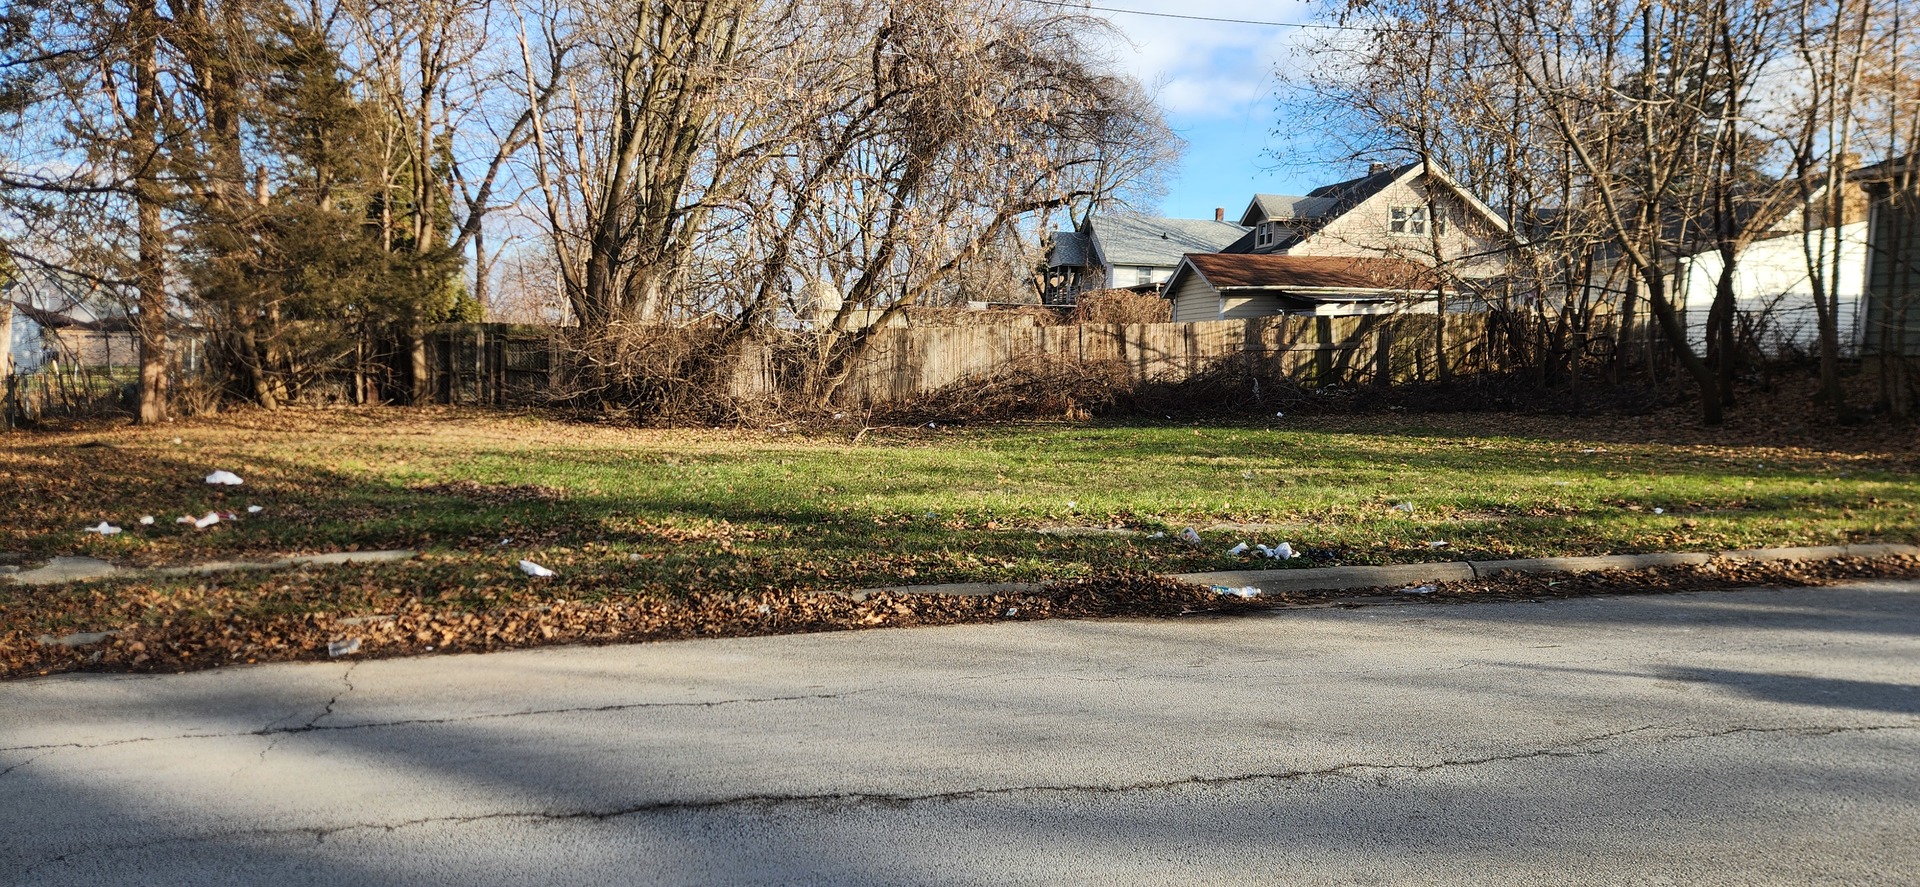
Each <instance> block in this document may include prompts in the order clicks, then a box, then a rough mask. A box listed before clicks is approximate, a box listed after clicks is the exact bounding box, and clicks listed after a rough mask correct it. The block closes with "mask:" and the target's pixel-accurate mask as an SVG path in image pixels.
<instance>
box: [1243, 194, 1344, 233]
mask: <svg viewBox="0 0 1920 887" xmlns="http://www.w3.org/2000/svg"><path fill="white" fill-rule="evenodd" d="M1337 203H1338V201H1336V200H1334V199H1333V198H1331V197H1296V196H1294V195H1291V194H1255V195H1253V202H1251V203H1249V204H1247V209H1246V211H1245V212H1242V213H1241V214H1240V224H1242V225H1246V226H1249V227H1251V226H1253V225H1257V224H1259V223H1261V222H1265V221H1270V220H1274V219H1318V218H1323V217H1325V216H1326V215H1327V214H1328V213H1330V212H1332V211H1333V208H1334V206H1335V205H1336V204H1337Z"/></svg>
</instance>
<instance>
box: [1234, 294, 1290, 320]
mask: <svg viewBox="0 0 1920 887" xmlns="http://www.w3.org/2000/svg"><path fill="white" fill-rule="evenodd" d="M1220 303H1221V306H1222V307H1221V311H1220V319H1221V320H1247V319H1249V318H1254V317H1271V316H1273V315H1275V314H1279V313H1281V312H1282V310H1283V309H1282V308H1281V307H1280V298H1279V297H1278V296H1273V295H1256V296H1234V295H1226V296H1222V297H1221V299H1220Z"/></svg>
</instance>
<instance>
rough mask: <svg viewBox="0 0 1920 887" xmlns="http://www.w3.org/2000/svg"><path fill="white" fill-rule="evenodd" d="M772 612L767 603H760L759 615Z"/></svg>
mask: <svg viewBox="0 0 1920 887" xmlns="http://www.w3.org/2000/svg"><path fill="white" fill-rule="evenodd" d="M772 612H773V607H771V606H768V605H767V604H761V605H760V615H762V616H765V615H768V614H770V613H772Z"/></svg>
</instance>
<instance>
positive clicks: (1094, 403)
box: [875, 354, 1133, 424]
mask: <svg viewBox="0 0 1920 887" xmlns="http://www.w3.org/2000/svg"><path fill="white" fill-rule="evenodd" d="M1132 384H1133V383H1132V381H1131V379H1130V378H1129V376H1128V373H1127V367H1126V364H1123V363H1121V362H1119V361H1117V360H1108V361H1087V362H1081V361H1078V360H1070V359H1064V358H1059V357H1054V356H1051V355H1045V354H1033V355H1023V356H1020V357H1016V358H1014V359H1013V360H1012V361H1010V362H1008V363H1007V365H1006V366H1004V367H1002V368H1000V369H999V370H997V371H995V372H993V373H991V374H987V375H981V376H973V377H969V378H966V379H962V380H960V381H958V382H954V383H952V384H950V385H947V386H944V387H942V388H939V389H937V390H935V391H932V392H930V393H928V394H926V395H923V396H920V397H916V398H914V399H912V400H909V401H905V402H902V403H899V404H893V405H889V406H887V407H885V408H883V409H882V410H879V411H876V413H875V415H876V418H881V419H885V420H886V421H890V422H895V423H902V424H905V423H912V424H919V423H923V422H935V421H945V422H954V421H976V422H977V421H995V420H1021V419H1090V418H1093V417H1095V416H1102V415H1108V414H1110V413H1111V411H1112V410H1113V408H1114V406H1115V405H1116V404H1117V403H1119V402H1120V401H1121V400H1123V399H1124V398H1125V397H1126V394H1127V391H1128V389H1129V388H1130V387H1131V385H1132Z"/></svg>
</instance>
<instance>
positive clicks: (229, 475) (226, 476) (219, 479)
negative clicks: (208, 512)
mask: <svg viewBox="0 0 1920 887" xmlns="http://www.w3.org/2000/svg"><path fill="white" fill-rule="evenodd" d="M207 483H210V484H215V485H219V486H228V487H237V486H239V485H241V484H242V483H245V481H242V480H241V479H240V475H237V474H234V473H233V472H231V471H216V472H214V473H212V474H209V475H207Z"/></svg>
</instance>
